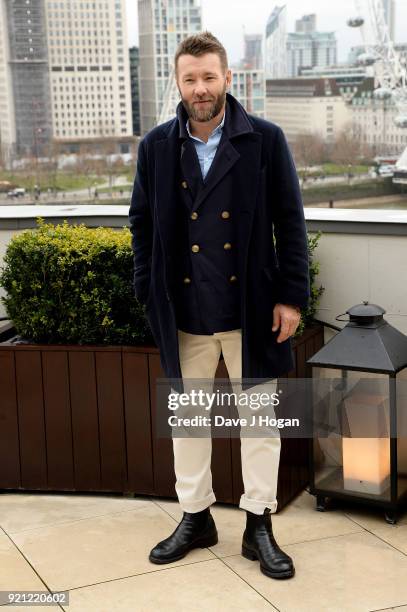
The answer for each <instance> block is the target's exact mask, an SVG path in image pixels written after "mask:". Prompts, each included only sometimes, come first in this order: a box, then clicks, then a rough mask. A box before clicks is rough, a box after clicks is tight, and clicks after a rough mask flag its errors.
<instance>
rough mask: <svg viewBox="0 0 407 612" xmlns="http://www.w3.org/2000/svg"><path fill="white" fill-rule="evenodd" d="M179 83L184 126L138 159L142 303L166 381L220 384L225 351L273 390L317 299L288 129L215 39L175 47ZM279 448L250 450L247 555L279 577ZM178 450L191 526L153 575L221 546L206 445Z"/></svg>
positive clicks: (149, 142) (270, 440)
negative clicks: (235, 82)
mask: <svg viewBox="0 0 407 612" xmlns="http://www.w3.org/2000/svg"><path fill="white" fill-rule="evenodd" d="M175 74H176V82H177V86H178V90H179V93H180V96H181V102H180V103H179V104H178V106H177V110H176V117H175V118H174V119H171V120H170V121H168V122H166V123H164V124H162V125H159V126H157V127H155V128H154V129H152V130H151V131H150V132H149V133H148V134H147V135H146V136H145V137H144V138H143V139H142V141H141V142H140V147H139V153H138V162H137V173H136V177H135V181H134V189H133V193H132V200H131V206H130V211H129V219H130V228H131V232H132V248H133V252H134V289H135V295H136V297H137V298H138V299H139V301H140V302H141V303H142V304H145V306H146V315H147V317H148V320H149V323H150V327H151V330H152V334H153V336H154V339H155V341H156V343H157V345H158V346H159V348H160V358H161V364H162V367H163V369H164V371H165V373H166V376H167V377H168V378H169V379H181V381H187V380H191V379H210V380H211V379H213V378H214V375H215V372H216V368H217V365H218V360H219V356H220V353H221V352H222V353H223V357H224V360H225V364H226V367H227V369H228V373H229V377H230V379H231V380H232V379H238V380H240V379H241V380H247V379H256V380H258V381H260V382H261V381H270V380H272V379H276V377H278V376H279V375H280V376H281V375H283V374H284V373H287V372H288V371H290V370H291V369H292V368H293V366H294V364H293V356H292V348H291V343H290V337H291V336H292V335H293V334H294V333H295V330H296V329H297V326H298V323H299V320H300V309H301V308H305V307H306V306H307V303H308V299H309V291H310V288H309V271H308V248H307V235H306V227H305V221H304V213H303V206H302V201H301V195H300V190H299V184H298V178H297V174H296V170H295V166H294V163H293V160H292V157H291V154H290V152H289V149H288V146H287V143H286V140H285V137H284V134H283V132H282V130H281V129H280V128H279V127H278V126H277V125H275V124H273V123H270V122H268V121H265V120H264V119H260V118H257V117H254V116H252V115H249V114H248V113H247V112H246V111H245V110H244V108H243V107H242V106H241V104H240V103H239V102H238V101H237V100H236V99H235V98H234V97H233V96H232V95H231V94H230V93H228V92H227V89H228V88H229V87H230V84H231V78H232V76H231V71H230V70H229V69H228V64H227V55H226V51H225V49H224V47H223V46H222V45H221V43H220V42H219V41H218V40H217V39H216V38H215V37H214V36H213V35H212V34H210V33H209V32H203V33H200V34H196V35H194V36H190V37H189V38H187V39H185V40H184V41H183V42H181V43H180V45H179V47H178V49H177V52H176V55H175ZM273 234H274V237H275V245H276V246H274V240H273ZM249 386H250V384H249ZM183 388H184V386H183V384H182V383H181V386H180V387H179V389H183ZM280 447H281V442H280V438H279V437H277V436H272V437H265V436H264V434H263V437H261V435H259V437H248V438H243V437H242V438H241V456H242V475H243V482H244V487H245V493H244V494H243V495H242V498H241V500H240V507H241V508H242V509H244V510H246V529H245V531H244V534H243V542H242V554H243V555H244V556H245V557H247V558H249V559H252V560H255V559H258V560H259V561H260V569H261V571H262V572H263V573H264V574H266V575H267V576H270V577H273V578H287V577H291V576H293V575H294V571H295V570H294V565H293V561H292V559H291V558H290V557H289V556H288V555H287V554H286V553H284V552H283V551H282V550H281V548H280V547H279V546H278V544H277V542H276V541H275V538H274V536H273V532H272V527H271V517H270V514H271V513H274V512H275V511H276V508H277V500H276V489H277V476H278V465H279V456H280ZM173 450H174V468H175V474H176V492H177V495H178V499H179V503H180V506H181V508H182V509H183V518H182V521H181V522H180V524H179V525H178V526H177V528H176V529H175V531H174V532H173V533H172V534H171V535H170V536H169V537H168V538H166V539H165V540H163V541H162V542H159V543H158V544H157V546H155V547H154V548H153V549H152V551H151V553H150V557H149V559H150V561H151V562H152V563H170V562H173V561H176V560H178V559H180V558H182V557H184V556H185V555H186V554H187V553H188V552H189V551H190V550H191V549H193V548H196V547H205V546H214V545H215V544H216V543H217V541H218V534H217V530H216V526H215V523H214V520H213V517H212V515H211V514H210V509H209V507H210V505H211V504H212V503H213V502H214V501H215V495H214V493H213V490H212V479H211V471H210V463H211V438H210V437H209V438H208V437H206V438H205V437H202V438H185V437H178V438H176V437H173Z"/></svg>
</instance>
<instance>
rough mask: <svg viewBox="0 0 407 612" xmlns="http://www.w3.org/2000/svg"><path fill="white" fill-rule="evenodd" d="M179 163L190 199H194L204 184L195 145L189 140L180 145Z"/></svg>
mask: <svg viewBox="0 0 407 612" xmlns="http://www.w3.org/2000/svg"><path fill="white" fill-rule="evenodd" d="M180 163H181V173H182V176H183V179H184V180H185V181H186V182H187V184H188V188H189V190H190V192H191V193H192V197H193V198H194V199H195V197H196V195H197V193H198V192H199V191H201V189H203V186H204V183H203V180H202V172H201V168H200V165H199V159H198V155H197V153H196V149H195V145H194V143H193V142H192V141H191V140H186V141H185V142H183V143H182V146H181V157H180ZM191 206H192V201H191Z"/></svg>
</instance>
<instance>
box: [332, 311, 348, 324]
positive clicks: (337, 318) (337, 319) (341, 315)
mask: <svg viewBox="0 0 407 612" xmlns="http://www.w3.org/2000/svg"><path fill="white" fill-rule="evenodd" d="M346 314H348V313H347V312H342V313H341V314H339V315H338V316H337V317H335V320H336V321H347V322H349V319H340V318H339V317H343V315H346Z"/></svg>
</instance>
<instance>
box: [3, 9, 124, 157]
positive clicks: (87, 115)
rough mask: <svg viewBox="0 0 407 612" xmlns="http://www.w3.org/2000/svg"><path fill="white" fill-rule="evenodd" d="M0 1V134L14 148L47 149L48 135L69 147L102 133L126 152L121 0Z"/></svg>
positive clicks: (19, 150)
mask: <svg viewBox="0 0 407 612" xmlns="http://www.w3.org/2000/svg"><path fill="white" fill-rule="evenodd" d="M0 9H1V12H0V17H1V20H0V75H1V76H2V80H4V82H5V83H6V87H5V91H4V92H3V91H1V92H0V96H1V95H3V96H4V97H5V99H6V104H4V105H3V104H0V129H1V135H2V140H3V139H7V141H10V140H11V143H10V144H11V146H14V148H15V150H16V153H17V154H21V155H22V154H34V155H40V154H46V148H47V146H46V145H47V144H49V143H50V142H51V139H53V140H54V141H55V142H56V143H59V144H61V145H64V146H66V147H68V148H71V149H72V150H75V147H76V148H77V146H78V144H80V143H81V142H84V141H86V142H89V141H90V140H97V139H98V138H106V137H109V138H110V139H113V140H114V141H117V142H119V143H120V141H122V142H123V143H124V144H123V147H122V148H121V151H122V152H123V153H125V152H128V150H129V149H128V148H129V145H128V142H126V138H128V137H131V136H132V134H133V129H132V109H131V95H130V71H129V55H128V49H127V27H126V14H125V0H92V1H91V2H82V1H81V0H59V1H58V2H54V1H53V0H0ZM3 109H5V110H3ZM7 124H8V125H9V127H8V129H7ZM5 125H6V127H5ZM3 135H4V136H3Z"/></svg>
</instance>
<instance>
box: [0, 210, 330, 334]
mask: <svg viewBox="0 0 407 612" xmlns="http://www.w3.org/2000/svg"><path fill="white" fill-rule="evenodd" d="M37 223H38V227H37V228H36V229H34V230H26V231H24V232H22V233H21V234H17V235H16V236H14V237H13V238H12V240H11V241H10V243H9V245H8V247H7V250H6V254H5V257H4V267H3V268H2V270H1V273H0V286H2V287H4V289H5V290H6V292H7V295H6V296H5V297H2V298H1V299H2V301H3V303H4V305H5V307H6V310H7V315H8V316H9V317H10V319H11V320H12V321H13V323H14V326H15V328H16V332H17V334H19V335H20V336H22V337H23V338H25V339H27V340H29V341H31V342H37V343H44V344H111V345H139V344H141V345H142V344H153V343H154V341H153V338H152V335H151V331H150V328H149V325H148V322H147V319H146V318H145V314H144V308H143V306H141V304H139V302H138V301H137V299H136V298H135V297H134V294H133V286H132V279H133V252H132V249H131V234H130V230H129V229H128V228H127V227H123V229H122V230H120V231H118V230H114V229H111V228H104V227H98V228H96V229H90V228H87V227H85V225H84V224H80V225H70V224H68V222H67V221H66V220H65V221H64V222H63V223H62V224H59V225H56V226H55V225H53V224H52V223H50V224H46V223H45V222H44V221H43V219H41V218H40V217H39V218H38V220H37ZM319 237H320V233H318V234H315V235H314V236H313V237H308V250H309V262H310V282H311V299H310V305H309V307H308V308H307V309H303V310H302V313H301V314H302V316H301V322H300V325H299V326H298V329H297V332H296V334H295V335H296V336H298V335H300V334H301V333H302V332H303V331H304V328H305V327H306V326H307V325H308V324H309V323H310V322H311V321H312V318H313V316H314V314H315V311H316V308H317V304H318V300H319V298H320V296H321V294H322V292H323V288H322V287H316V286H315V277H316V275H317V274H318V271H319V264H318V263H316V262H314V261H313V253H314V250H315V248H316V246H317V243H318V239H319Z"/></svg>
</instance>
